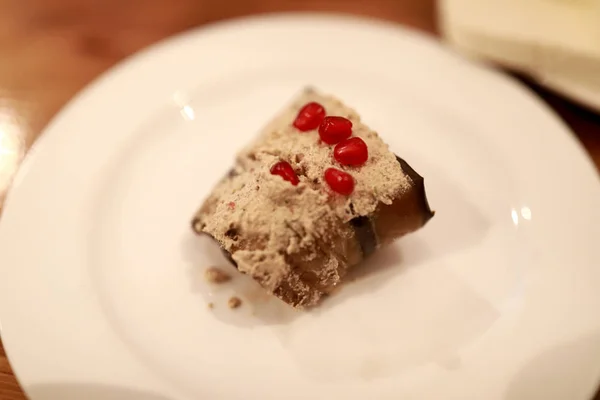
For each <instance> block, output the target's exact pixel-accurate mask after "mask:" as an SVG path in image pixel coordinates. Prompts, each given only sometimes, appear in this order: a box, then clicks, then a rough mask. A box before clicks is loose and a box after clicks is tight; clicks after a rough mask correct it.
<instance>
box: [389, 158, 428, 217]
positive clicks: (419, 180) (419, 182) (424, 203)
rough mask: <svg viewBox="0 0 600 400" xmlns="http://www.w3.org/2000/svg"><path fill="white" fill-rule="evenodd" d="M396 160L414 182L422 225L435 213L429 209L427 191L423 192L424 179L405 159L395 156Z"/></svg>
mask: <svg viewBox="0 0 600 400" xmlns="http://www.w3.org/2000/svg"><path fill="white" fill-rule="evenodd" d="M396 160H398V162H399V163H400V166H401V167H402V170H403V171H404V172H405V173H406V175H408V176H409V178H410V179H411V180H412V181H413V182H414V184H415V186H416V187H417V190H418V195H419V199H420V208H421V211H422V213H423V225H425V224H426V223H427V222H429V220H430V219H431V218H433V216H434V215H435V211H432V210H431V207H429V201H428V200H427V193H425V179H424V178H423V177H422V176H421V175H419V174H418V173H417V171H415V170H414V169H413V168H412V167H411V166H410V165H409V164H408V163H407V162H406V161H404V160H403V159H402V158H400V157H398V156H396Z"/></svg>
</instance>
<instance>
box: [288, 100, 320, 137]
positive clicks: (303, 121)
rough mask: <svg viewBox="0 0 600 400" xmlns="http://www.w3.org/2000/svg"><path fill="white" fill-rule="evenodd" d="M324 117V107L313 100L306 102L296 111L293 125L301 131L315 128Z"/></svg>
mask: <svg viewBox="0 0 600 400" xmlns="http://www.w3.org/2000/svg"><path fill="white" fill-rule="evenodd" d="M323 118H325V108H323V106H322V105H320V104H319V103H315V102H314V101H313V102H311V103H308V104H306V105H305V106H304V107H302V108H301V109H300V111H299V112H298V116H297V117H296V120H294V126H295V127H296V128H298V129H299V130H301V131H302V132H306V131H310V130H313V129H317V128H318V127H319V125H321V122H322V121H323Z"/></svg>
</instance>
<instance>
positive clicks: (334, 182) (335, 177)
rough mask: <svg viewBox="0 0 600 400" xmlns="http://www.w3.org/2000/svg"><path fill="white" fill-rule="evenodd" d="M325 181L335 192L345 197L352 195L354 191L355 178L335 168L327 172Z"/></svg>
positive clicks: (328, 169)
mask: <svg viewBox="0 0 600 400" xmlns="http://www.w3.org/2000/svg"><path fill="white" fill-rule="evenodd" d="M325 181H326V182H327V184H328V185H329V187H330V188H331V190H333V191H334V192H337V193H339V194H343V195H344V196H348V195H350V194H351V193H352V192H353V191H354V178H352V175H350V174H348V173H346V172H344V171H340V170H339V169H335V168H327V169H326V170H325Z"/></svg>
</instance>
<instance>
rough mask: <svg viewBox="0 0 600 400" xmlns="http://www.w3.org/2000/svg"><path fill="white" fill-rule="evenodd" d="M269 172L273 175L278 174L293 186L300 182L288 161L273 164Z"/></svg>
mask: <svg viewBox="0 0 600 400" xmlns="http://www.w3.org/2000/svg"><path fill="white" fill-rule="evenodd" d="M271 173H272V174H273V175H279V176H280V177H282V178H283V179H284V180H286V181H288V182H290V183H291V184H292V185H294V186H296V185H297V184H298V182H300V180H299V179H298V175H296V172H295V171H294V168H292V166H291V165H290V163H288V162H286V161H279V162H278V163H277V164H275V165H273V166H272V167H271Z"/></svg>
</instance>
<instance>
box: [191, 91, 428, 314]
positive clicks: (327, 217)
mask: <svg viewBox="0 0 600 400" xmlns="http://www.w3.org/2000/svg"><path fill="white" fill-rule="evenodd" d="M431 217H433V212H432V211H431V209H430V208H429V205H428V202H427V197H426V194H425V187H424V183H423V178H422V177H421V176H420V175H419V174H417V173H416V172H415V171H414V170H413V169H412V168H411V167H410V166H409V165H408V164H407V163H406V162H405V161H404V160H403V159H401V158H399V157H397V156H396V155H395V154H394V153H392V152H391V151H390V150H389V148H388V146H387V145H386V144H385V143H384V142H383V141H382V140H381V138H380V137H379V135H378V134H377V133H376V132H375V131H373V130H371V129H370V128H369V127H367V126H366V125H365V124H363V123H362V121H361V119H360V117H359V115H358V114H357V113H356V112H355V111H354V110H353V109H352V108H350V107H349V106H347V105H345V104H344V103H342V102H341V101H340V100H338V99H337V98H335V97H333V96H330V95H325V94H321V93H319V92H318V91H316V90H314V89H305V90H304V91H302V93H301V94H300V95H299V96H298V97H297V98H296V99H295V100H293V101H292V102H291V104H289V105H288V106H287V107H285V108H284V109H283V110H282V111H281V112H280V113H279V114H278V115H277V116H276V117H275V118H274V119H273V120H272V121H271V122H270V123H268V124H267V126H266V127H265V128H264V129H263V130H262V132H261V133H260V134H259V135H258V137H257V138H256V140H254V141H253V142H252V143H250V145H248V146H247V147H246V148H245V149H243V150H242V151H241V152H240V153H239V154H238V156H237V157H236V160H235V165H234V166H233V168H232V169H231V170H230V171H229V172H228V173H227V174H225V177H224V178H223V179H222V180H221V181H220V182H219V183H218V184H217V185H216V187H215V188H214V190H213V191H212V193H211V194H210V195H209V196H208V198H207V199H206V200H205V201H204V203H203V204H202V206H201V207H200V208H199V209H198V210H197V212H196V213H195V215H194V217H193V219H192V227H193V230H194V231H195V232H196V233H197V234H199V235H201V234H204V235H208V236H210V237H211V238H213V239H214V240H215V241H216V242H217V243H218V245H219V246H220V247H221V249H222V250H223V251H224V252H225V254H226V256H227V257H228V258H229V260H231V262H232V263H234V265H235V266H236V267H237V269H238V270H239V271H240V272H242V273H244V274H248V275H250V276H251V277H252V278H254V279H255V280H256V281H258V282H259V283H260V285H261V286H262V287H264V288H265V290H267V291H268V292H270V293H272V294H274V295H275V296H277V297H279V298H280V299H281V300H283V301H285V302H286V303H288V304H290V305H292V306H294V307H298V308H303V307H311V306H314V305H316V304H318V303H319V300H320V299H321V298H322V297H323V296H325V295H327V294H329V293H330V292H332V291H333V290H334V289H335V288H336V287H338V286H339V285H340V284H341V283H342V282H343V280H344V276H345V275H346V274H347V272H348V270H349V268H351V267H352V266H355V265H356V264H358V263H360V262H361V261H362V260H363V259H365V258H366V257H368V256H369V255H371V254H372V253H373V252H375V251H377V249H379V248H380V247H381V246H384V245H386V244H388V243H390V242H392V241H394V240H395V239H397V238H399V237H401V236H403V235H405V234H407V233H410V232H413V231H415V230H417V229H419V228H421V227H422V226H424V225H425V224H426V223H427V221H429V219H430V218H431Z"/></svg>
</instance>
